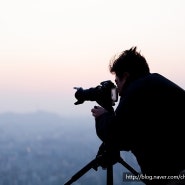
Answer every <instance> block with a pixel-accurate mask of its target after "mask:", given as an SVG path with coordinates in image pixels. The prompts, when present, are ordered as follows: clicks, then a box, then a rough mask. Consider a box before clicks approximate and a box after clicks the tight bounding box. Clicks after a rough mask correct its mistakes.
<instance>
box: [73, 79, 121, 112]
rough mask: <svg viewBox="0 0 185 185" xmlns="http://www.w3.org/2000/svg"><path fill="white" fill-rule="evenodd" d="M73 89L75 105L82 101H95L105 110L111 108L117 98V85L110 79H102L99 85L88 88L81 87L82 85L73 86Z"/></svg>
mask: <svg viewBox="0 0 185 185" xmlns="http://www.w3.org/2000/svg"><path fill="white" fill-rule="evenodd" d="M74 89H76V90H77V91H76V93H75V98H76V99H77V102H75V103H74V104H75V105H78V104H82V103H84V101H96V102H97V103H98V104H99V105H100V106H102V107H103V108H105V109H106V110H112V109H113V108H112V106H114V105H115V102H117V100H118V92H117V87H116V85H115V84H114V83H113V82H112V81H111V80H107V81H103V82H101V83H100V85H98V86H96V87H91V88H89V89H83V88H82V87H74Z"/></svg>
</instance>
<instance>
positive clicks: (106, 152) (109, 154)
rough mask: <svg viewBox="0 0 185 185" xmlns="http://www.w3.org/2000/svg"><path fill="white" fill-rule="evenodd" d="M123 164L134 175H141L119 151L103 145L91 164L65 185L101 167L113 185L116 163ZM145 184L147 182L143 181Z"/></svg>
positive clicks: (108, 183)
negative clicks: (105, 170)
mask: <svg viewBox="0 0 185 185" xmlns="http://www.w3.org/2000/svg"><path fill="white" fill-rule="evenodd" d="M117 162H119V163H121V164H122V165H123V166H124V167H125V168H127V169H128V170H129V171H130V172H132V173H133V174H134V175H136V176H137V175H138V174H139V173H138V172H137V171H135V169H133V168H132V167H131V166H130V165H128V164H127V163H126V162H125V161H124V160H123V159H122V158H121V156H120V151H119V150H111V149H109V148H108V147H106V145H105V143H102V144H101V145H100V147H99V151H98V153H97V155H96V158H95V159H93V160H92V161H91V162H89V163H88V164H87V165H86V166H85V167H83V168H82V169H81V170H80V171H78V172H77V173H76V174H75V175H73V176H72V177H71V179H70V180H69V181H68V182H66V183H65V184H64V185H70V184H72V183H73V182H75V181H76V180H77V179H79V178H80V177H81V176H82V175H84V174H85V173H86V172H87V171H89V170H90V169H91V168H93V169H94V170H96V171H97V170H98V167H99V166H101V167H102V168H103V169H107V185H113V165H114V164H115V163H117ZM143 182H144V183H145V180H143Z"/></svg>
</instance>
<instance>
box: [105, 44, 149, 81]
mask: <svg viewBox="0 0 185 185" xmlns="http://www.w3.org/2000/svg"><path fill="white" fill-rule="evenodd" d="M109 70H110V72H111V73H112V74H115V75H116V76H118V78H122V77H123V74H124V72H128V73H129V75H130V79H132V80H134V79H137V78H140V77H142V76H145V75H147V74H149V73H150V69H149V66H148V63H147V61H146V59H145V57H143V56H142V55H141V54H140V52H137V47H132V48H130V49H129V50H125V51H123V52H122V53H121V54H120V55H119V56H118V58H115V56H114V59H113V60H111V61H110V64H109Z"/></svg>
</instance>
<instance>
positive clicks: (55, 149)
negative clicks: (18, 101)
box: [0, 111, 142, 185]
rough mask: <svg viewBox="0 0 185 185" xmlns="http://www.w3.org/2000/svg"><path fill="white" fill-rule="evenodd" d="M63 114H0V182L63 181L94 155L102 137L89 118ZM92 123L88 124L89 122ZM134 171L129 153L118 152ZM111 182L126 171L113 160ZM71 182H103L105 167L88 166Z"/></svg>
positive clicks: (40, 184) (38, 184) (42, 184)
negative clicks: (96, 131)
mask: <svg viewBox="0 0 185 185" xmlns="http://www.w3.org/2000/svg"><path fill="white" fill-rule="evenodd" d="M88 119H89V118H88V117H86V118H84V119H82V118H62V117H61V116H58V115H57V114H52V113H48V112H42V111H39V112H34V113H30V114H14V113H4V114H0V176H1V177H0V185H62V184H65V183H66V182H67V181H68V180H69V179H70V178H71V177H72V176H73V175H74V174H75V173H76V172H78V171H79V170H80V169H81V168H83V167H84V166H85V165H87V164H88V163H89V162H90V161H91V160H93V159H94V158H95V157H96V154H97V151H98V148H99V146H100V144H101V141H100V140H99V139H98V138H97V136H96V133H95V129H94V124H93V120H88ZM91 122H92V124H91ZM121 155H122V157H123V159H124V160H125V161H126V162H128V164H129V165H131V166H132V167H134V168H135V169H136V170H138V171H139V167H138V165H137V162H136V160H135V158H134V156H133V155H131V153H128V152H127V153H126V152H124V153H121ZM113 169H114V170H113V173H114V184H115V185H116V184H135V183H136V184H137V185H139V184H142V183H140V182H124V180H123V173H124V172H127V171H128V170H127V169H126V168H125V167H124V166H122V165H121V164H119V163H117V164H115V165H114V168H113ZM73 184H74V185H80V184H81V185H86V184H88V185H91V184H92V185H94V184H96V185H104V184H106V170H103V169H102V168H101V167H99V168H98V170H97V171H95V170H94V169H90V170H89V171H88V172H87V173H86V174H85V175H83V176H82V177H80V178H79V179H78V180H77V181H76V182H74V183H73Z"/></svg>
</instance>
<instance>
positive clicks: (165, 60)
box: [0, 0, 185, 115]
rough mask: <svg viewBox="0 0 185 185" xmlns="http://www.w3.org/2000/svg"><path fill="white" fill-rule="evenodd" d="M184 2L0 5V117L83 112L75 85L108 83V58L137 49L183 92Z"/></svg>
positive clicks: (35, 0) (46, 0)
mask: <svg viewBox="0 0 185 185" xmlns="http://www.w3.org/2000/svg"><path fill="white" fill-rule="evenodd" d="M184 7H185V2H184V1H183V0H177V1H172V0H168V1H167V0H164V1H159V0H155V1H147V0H141V1H137V0H132V1H123V0H108V1H105V0H102V1H98V0H79V1H75V0H69V1H61V0H54V1H53V0H52V1H51V0H32V1H24V0H17V1H14V0H7V1H3V2H1V3H0V26H1V29H0V102H1V106H0V112H6V111H12V112H29V111H37V110H46V111H52V112H56V113H59V114H65V115H69V114H70V112H71V111H73V113H74V114H84V113H85V114H86V113H88V112H89V109H90V107H91V106H94V103H93V102H90V103H86V105H81V106H80V107H75V106H74V105H73V103H74V101H75V99H74V92H75V91H74V90H73V87H74V86H78V85H79V86H83V87H84V88H89V87H93V86H96V85H98V84H99V83H100V82H101V81H103V80H107V79H111V80H114V77H113V76H112V75H111V74H110V73H109V71H108V64H109V60H110V59H111V57H112V56H113V55H114V54H116V53H118V52H121V51H123V50H125V49H128V48H130V47H132V46H138V49H139V50H140V51H141V53H142V54H143V55H144V56H145V57H146V59H147V60H148V62H149V65H150V68H151V71H152V72H159V73H161V74H163V75H165V76H166V77H168V78H170V79H171V80H173V81H174V82H176V83H177V84H179V85H180V86H182V87H183V88H185V73H184V70H185V49H184V48H185V37H184V33H185V12H184Z"/></svg>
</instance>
